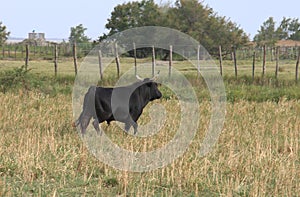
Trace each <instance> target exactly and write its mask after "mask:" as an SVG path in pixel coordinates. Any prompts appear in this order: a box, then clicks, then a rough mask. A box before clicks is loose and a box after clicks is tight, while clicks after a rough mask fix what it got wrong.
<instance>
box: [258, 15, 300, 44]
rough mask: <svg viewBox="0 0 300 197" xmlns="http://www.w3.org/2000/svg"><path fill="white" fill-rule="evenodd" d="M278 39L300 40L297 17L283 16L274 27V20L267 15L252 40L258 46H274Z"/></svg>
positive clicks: (299, 25)
mask: <svg viewBox="0 0 300 197" xmlns="http://www.w3.org/2000/svg"><path fill="white" fill-rule="evenodd" d="M279 40H295V41H300V22H299V19H298V18H286V17H284V18H283V19H282V21H281V22H280V24H279V26H277V27H276V21H274V18H273V17H269V18H268V19H267V20H266V21H265V22H264V23H263V24H262V26H261V27H260V30H259V31H258V33H257V34H256V35H255V37H254V42H255V43H256V44H257V45H258V46H263V45H267V46H271V47H272V46H275V44H276V43H277V42H278V41H279Z"/></svg>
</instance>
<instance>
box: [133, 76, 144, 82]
mask: <svg viewBox="0 0 300 197" xmlns="http://www.w3.org/2000/svg"><path fill="white" fill-rule="evenodd" d="M135 77H136V78H137V80H139V81H144V79H143V78H141V77H140V76H138V75H135Z"/></svg>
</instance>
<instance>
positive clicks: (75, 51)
mask: <svg viewBox="0 0 300 197" xmlns="http://www.w3.org/2000/svg"><path fill="white" fill-rule="evenodd" d="M73 60H74V68H75V75H77V46H76V42H74V43H73Z"/></svg>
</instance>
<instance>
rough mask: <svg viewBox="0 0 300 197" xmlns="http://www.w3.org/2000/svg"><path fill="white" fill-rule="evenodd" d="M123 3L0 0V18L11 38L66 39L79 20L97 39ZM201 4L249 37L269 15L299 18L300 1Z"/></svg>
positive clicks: (231, 0)
mask: <svg viewBox="0 0 300 197" xmlns="http://www.w3.org/2000/svg"><path fill="white" fill-rule="evenodd" d="M155 1H156V2H157V3H160V2H161V0H155ZM124 2H128V0H127V1H126V0H85V1H80V2H77V1H74V0H72V1H71V0H51V1H43V0H9V1H5V0H1V3H0V21H2V22H3V24H4V25H6V26H7V28H8V30H9V31H10V32H11V36H12V37H19V38H25V37H27V33H28V32H31V31H32V30H35V31H36V32H45V33H46V38H68V36H69V34H70V27H73V26H76V25H78V24H81V23H82V24H83V26H84V27H86V28H87V29H88V30H87V31H86V34H87V36H89V37H90V38H92V39H96V38H97V37H98V36H100V35H102V34H103V33H104V32H105V31H106V30H105V24H106V23H107V19H108V18H109V17H110V13H111V12H112V11H113V8H114V7H115V6H116V5H118V4H121V3H124ZM163 2H164V1H163ZM171 2H174V0H173V1H172V0H171ZM204 4H208V5H209V7H211V8H213V9H214V11H216V12H217V13H218V15H220V16H226V17H228V18H230V19H231V20H232V21H234V22H236V23H237V24H239V25H240V27H241V28H243V29H244V30H245V31H246V33H247V34H250V35H251V38H252V37H253V36H254V35H255V34H256V33H257V30H258V29H259V28H260V25H261V24H262V23H263V22H264V21H265V20H266V19H267V18H268V17H269V16H273V17H274V18H275V20H276V21H277V22H278V23H279V22H280V21H281V19H282V18H283V17H284V16H286V17H291V18H300V1H299V0H285V1H275V0H251V1H249V0H248V1H243V0H226V1H225V0H223V1H220V0H204Z"/></svg>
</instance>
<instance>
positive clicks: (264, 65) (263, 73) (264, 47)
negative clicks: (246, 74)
mask: <svg viewBox="0 0 300 197" xmlns="http://www.w3.org/2000/svg"><path fill="white" fill-rule="evenodd" d="M265 73H266V45H264V46H263V68H262V76H263V77H264V76H265Z"/></svg>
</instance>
